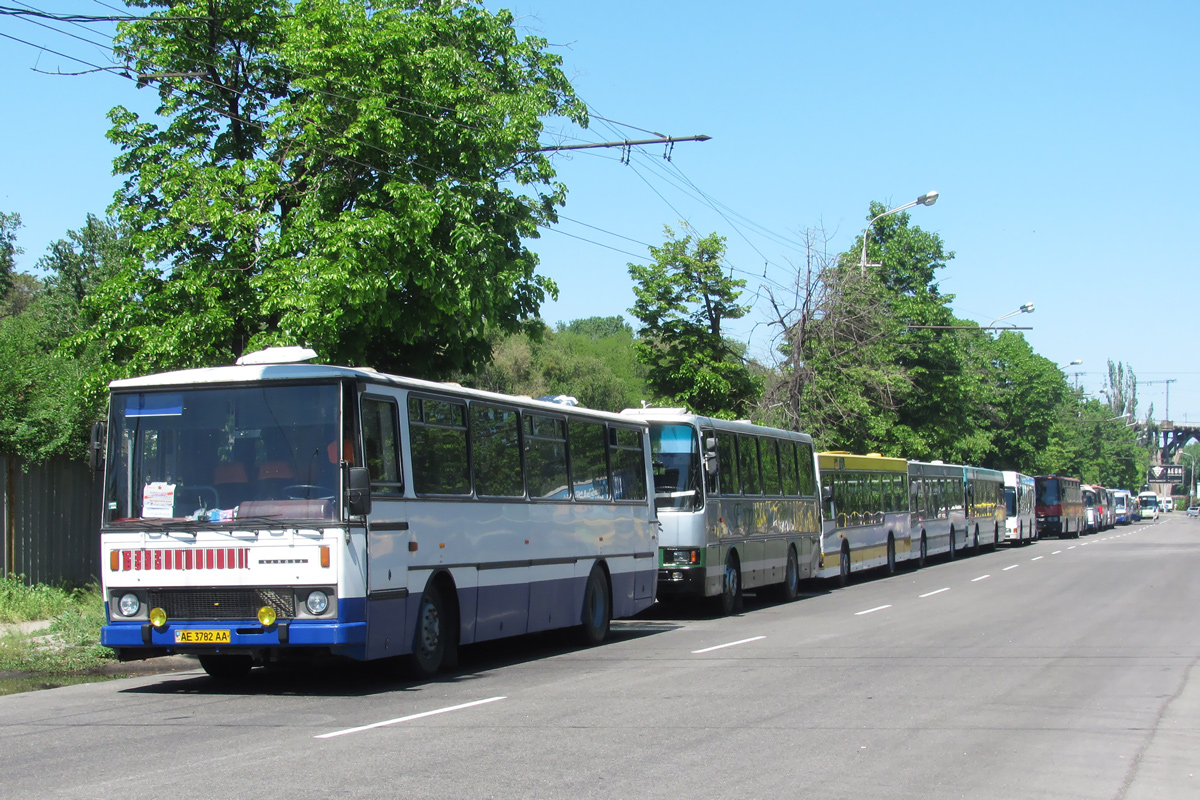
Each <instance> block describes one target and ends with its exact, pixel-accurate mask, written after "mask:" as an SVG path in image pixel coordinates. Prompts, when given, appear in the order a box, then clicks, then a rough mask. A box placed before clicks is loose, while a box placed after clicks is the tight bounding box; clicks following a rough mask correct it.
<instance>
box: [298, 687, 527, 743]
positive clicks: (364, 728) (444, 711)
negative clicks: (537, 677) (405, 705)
mask: <svg viewBox="0 0 1200 800" xmlns="http://www.w3.org/2000/svg"><path fill="white" fill-rule="evenodd" d="M507 699H508V698H506V697H489V698H488V699H486V700H475V701H474V702H471V703H462V704H460V705H457V706H448V707H446V708H438V709H434V710H433V711H422V712H421V713H420V714H409V715H408V716H407V717H396V718H395V719H387V720H384V721H383V722H372V723H371V724H370V725H360V726H358V727H357V728H346V729H345V730H340V731H333V732H332V733H322V734H320V735H318V736H314V737H313V738H314V739H332V738H333V737H335V736H345V735H346V734H347V733H358V732H360V731H369V730H371V729H372V728H383V727H385V726H387V725H395V724H397V723H400V722H410V721H412V720H414V719H421V718H422V717H432V716H434V715H436V714H447V713H449V712H451V711H462V710H463V709H464V708H472V707H473V706H481V705H484V704H485V703H494V702H496V701H497V700H507Z"/></svg>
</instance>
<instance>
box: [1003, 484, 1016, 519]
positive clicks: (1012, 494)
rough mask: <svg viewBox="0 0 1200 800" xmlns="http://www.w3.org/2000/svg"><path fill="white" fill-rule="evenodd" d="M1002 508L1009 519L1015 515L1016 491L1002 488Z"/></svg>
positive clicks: (1009, 487) (1008, 487)
mask: <svg viewBox="0 0 1200 800" xmlns="http://www.w3.org/2000/svg"><path fill="white" fill-rule="evenodd" d="M1004 506H1005V508H1007V509H1008V515H1009V516H1010V517H1015V516H1016V515H1017V490H1016V489H1014V488H1013V487H1011V486H1006V487H1004Z"/></svg>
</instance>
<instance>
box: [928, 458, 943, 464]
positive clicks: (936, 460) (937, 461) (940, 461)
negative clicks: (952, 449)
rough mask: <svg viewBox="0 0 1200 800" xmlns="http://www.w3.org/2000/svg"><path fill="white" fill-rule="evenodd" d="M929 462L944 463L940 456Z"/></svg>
mask: <svg viewBox="0 0 1200 800" xmlns="http://www.w3.org/2000/svg"><path fill="white" fill-rule="evenodd" d="M929 463H930V464H945V463H946V462H945V461H942V460H941V459H940V458H938V459H934V460H933V461H930V462H929Z"/></svg>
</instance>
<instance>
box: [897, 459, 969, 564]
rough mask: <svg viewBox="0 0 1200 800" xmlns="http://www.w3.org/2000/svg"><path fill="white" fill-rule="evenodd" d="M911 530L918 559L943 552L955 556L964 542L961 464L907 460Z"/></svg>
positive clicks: (964, 526)
mask: <svg viewBox="0 0 1200 800" xmlns="http://www.w3.org/2000/svg"><path fill="white" fill-rule="evenodd" d="M908 489H909V512H910V519H911V522H910V530H911V536H912V539H913V542H914V546H915V547H916V549H917V563H918V565H920V566H924V565H925V561H926V559H928V558H929V557H930V556H935V555H939V554H942V553H946V554H948V555H949V556H950V558H954V557H955V556H957V555H958V553H960V552H961V551H962V548H963V547H965V546H966V544H967V514H966V505H965V497H966V490H965V487H964V484H963V468H962V467H961V466H959V465H957V464H943V463H942V462H940V461H931V462H924V461H910V462H908Z"/></svg>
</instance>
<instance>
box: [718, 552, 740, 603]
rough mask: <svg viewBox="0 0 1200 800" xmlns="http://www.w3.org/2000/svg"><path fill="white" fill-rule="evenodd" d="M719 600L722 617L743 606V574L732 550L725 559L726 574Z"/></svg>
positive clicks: (723, 578) (722, 581)
mask: <svg viewBox="0 0 1200 800" xmlns="http://www.w3.org/2000/svg"><path fill="white" fill-rule="evenodd" d="M717 599H718V601H719V603H720V606H719V608H718V611H720V612H721V615H722V616H726V617H727V616H729V615H730V614H733V613H735V612H737V610H738V609H739V608H741V606H742V573H741V570H740V569H739V565H738V558H737V555H736V554H735V553H734V552H733V551H732V550H730V551H729V555H727V556H726V557H725V573H724V574H723V575H722V576H721V594H720V596H719V597H718V598H717Z"/></svg>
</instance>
